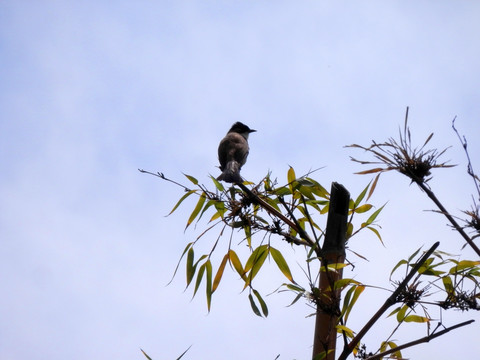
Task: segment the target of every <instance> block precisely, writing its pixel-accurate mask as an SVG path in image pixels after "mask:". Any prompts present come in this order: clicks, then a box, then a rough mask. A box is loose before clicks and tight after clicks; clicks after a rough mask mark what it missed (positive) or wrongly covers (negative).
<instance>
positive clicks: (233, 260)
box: [228, 250, 245, 280]
mask: <svg viewBox="0 0 480 360" xmlns="http://www.w3.org/2000/svg"><path fill="white" fill-rule="evenodd" d="M228 258H229V260H230V264H232V265H233V267H234V269H235V270H236V271H237V273H238V274H239V275H240V276H241V277H242V279H244V280H245V271H244V270H243V266H242V263H241V261H240V259H239V258H238V255H237V253H236V252H235V251H233V250H229V251H228Z"/></svg>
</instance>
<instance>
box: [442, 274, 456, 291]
mask: <svg viewBox="0 0 480 360" xmlns="http://www.w3.org/2000/svg"><path fill="white" fill-rule="evenodd" d="M442 282H443V286H444V287H445V291H446V292H447V294H454V293H455V288H454V287H453V282H452V278H451V277H450V276H448V275H446V276H444V277H442Z"/></svg>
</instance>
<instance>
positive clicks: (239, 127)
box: [228, 121, 257, 139]
mask: <svg viewBox="0 0 480 360" xmlns="http://www.w3.org/2000/svg"><path fill="white" fill-rule="evenodd" d="M255 131H257V130H254V129H250V128H249V127H248V126H247V125H245V124H243V123H241V122H240V121H237V122H236V123H235V124H233V125H232V127H231V128H230V130H228V132H229V133H232V132H234V133H237V134H240V135H242V136H243V137H244V138H245V139H248V135H249V134H250V133H252V132H255Z"/></svg>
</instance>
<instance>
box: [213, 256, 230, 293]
mask: <svg viewBox="0 0 480 360" xmlns="http://www.w3.org/2000/svg"><path fill="white" fill-rule="evenodd" d="M228 257H229V255H228V253H226V254H225V256H224V257H223V260H222V262H221V263H220V266H219V267H218V270H217V274H216V275H215V279H213V285H212V293H214V292H215V290H217V287H218V284H220V280H221V279H222V276H223V272H224V270H225V265H226V264H227V261H228Z"/></svg>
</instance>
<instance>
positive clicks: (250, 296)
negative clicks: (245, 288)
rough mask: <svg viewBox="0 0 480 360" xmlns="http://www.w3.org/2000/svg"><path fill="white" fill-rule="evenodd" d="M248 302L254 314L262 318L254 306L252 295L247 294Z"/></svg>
mask: <svg viewBox="0 0 480 360" xmlns="http://www.w3.org/2000/svg"><path fill="white" fill-rule="evenodd" d="M248 300H250V306H251V307H252V310H253V312H254V314H255V315H257V316H260V317H262V314H260V310H258V307H257V305H256V304H255V301H254V300H253V296H252V294H248Z"/></svg>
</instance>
